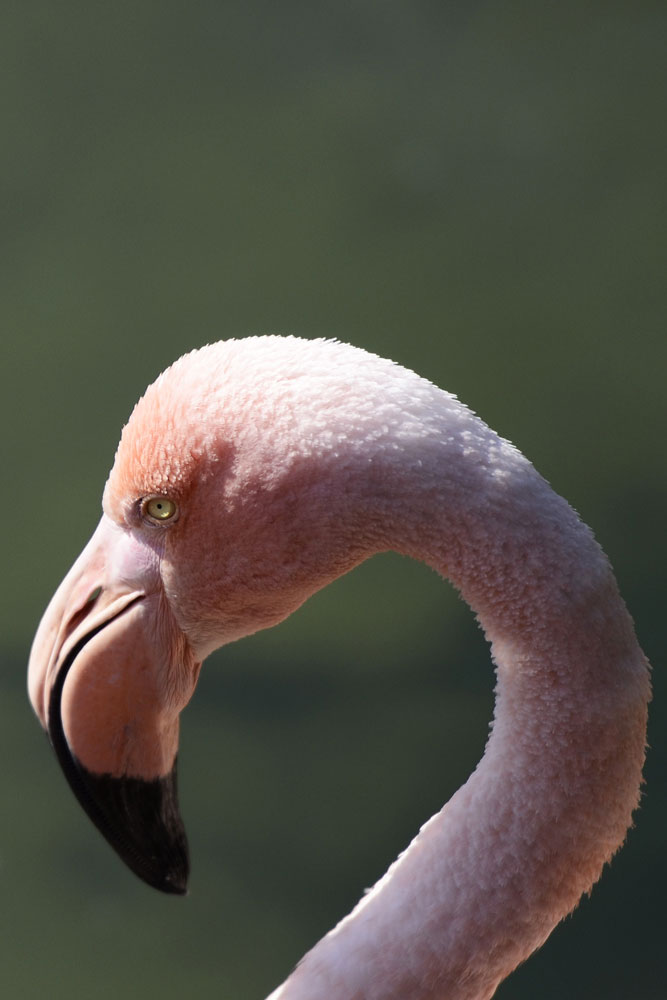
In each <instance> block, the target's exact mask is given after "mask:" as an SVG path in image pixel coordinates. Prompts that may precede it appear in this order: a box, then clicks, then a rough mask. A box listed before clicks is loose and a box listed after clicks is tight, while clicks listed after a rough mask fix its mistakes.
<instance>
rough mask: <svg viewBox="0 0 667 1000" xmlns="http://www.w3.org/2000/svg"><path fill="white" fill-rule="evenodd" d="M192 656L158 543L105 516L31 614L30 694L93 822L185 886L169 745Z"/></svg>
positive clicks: (129, 856) (132, 858)
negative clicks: (168, 593)
mask: <svg viewBox="0 0 667 1000" xmlns="http://www.w3.org/2000/svg"><path fill="white" fill-rule="evenodd" d="M199 667H200V664H199V663H197V662H195V658H194V656H193V654H192V652H191V650H190V648H189V646H188V644H187V642H186V640H185V637H184V636H183V633H182V632H181V631H180V629H178V627H177V625H176V624H175V622H174V621H173V618H172V617H171V614H170V612H169V608H168V604H167V601H166V599H165V597H164V594H163V591H162V586H161V581H160V574H159V549H158V547H157V544H156V545H155V547H153V546H151V544H148V543H147V542H146V541H145V539H143V538H140V537H137V535H136V534H134V533H133V532H132V531H131V530H129V529H125V528H121V527H119V526H118V525H116V524H114V522H112V521H111V520H110V519H109V518H107V517H106V516H104V517H103V518H102V520H101V521H100V524H99V526H98V528H97V530H96V531H95V533H94V534H93V537H92V538H91V540H90V542H89V543H88V545H87V546H86V548H85V549H84V550H83V552H82V553H81V555H80V556H79V558H78V559H77V561H76V562H75V564H74V566H73V567H72V569H71V570H70V572H69V573H68V574H67V576H66V577H65V579H64V580H63V582H62V583H61V585H60V587H59V588H58V590H57V591H56V593H55V595H54V597H53V599H52V600H51V603H50V604H49V606H48V608H47V610H46V612H45V613H44V616H43V618H42V621H41V623H40V625H39V628H38V631H37V634H36V636H35V641H34V643H33V647H32V651H31V654H30V665H29V671H28V688H29V693H30V700H31V702H32V705H33V708H34V709H35V712H36V713H37V715H38V717H39V719H40V721H41V724H42V726H43V728H44V729H45V730H46V732H47V733H48V736H49V739H50V740H51V744H52V746H53V749H54V751H55V754H56V757H57V758H58V761H59V763H60V766H61V767H62V769H63V771H64V773H65V777H66V778H67V781H68V782H69V785H70V787H71V789H72V791H73V792H74V794H75V795H76V797H77V799H78V800H79V802H80V804H81V805H82V806H83V808H84V809H85V811H86V812H87V813H88V816H89V817H90V819H91V820H92V821H93V823H94V824H95V826H96V827H97V828H98V830H99V831H100V832H101V833H102V835H103V836H104V837H105V838H106V839H107V841H108V842H109V843H110V844H111V846H112V847H113V848H114V850H116V851H117V853H118V854H119V855H120V857H121V858H122V859H123V860H124V861H125V863H126V864H127V865H128V867H129V868H130V869H131V870H132V871H133V872H134V873H135V874H136V875H138V876H139V877H140V878H141V879H143V880H144V881H145V882H147V883H148V884H149V885H151V886H154V887H155V888H156V889H160V890H162V891H163V892H168V893H178V894H183V893H185V891H186V885H187V878H188V871H189V864H188V848H187V840H186V836H185V830H184V827H183V822H182V820H181V816H180V813H179V809H178V797H177V787H176V755H177V750H178V719H179V713H180V711H181V709H182V708H183V707H184V705H185V704H186V703H187V701H188V700H189V698H190V696H191V694H192V692H193V690H194V687H195V684H196V681H197V677H198V673H199Z"/></svg>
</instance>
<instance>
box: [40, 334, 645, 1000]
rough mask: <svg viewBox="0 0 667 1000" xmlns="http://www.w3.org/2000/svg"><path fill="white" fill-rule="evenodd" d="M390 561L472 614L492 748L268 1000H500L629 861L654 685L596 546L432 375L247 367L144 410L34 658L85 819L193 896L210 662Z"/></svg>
mask: <svg viewBox="0 0 667 1000" xmlns="http://www.w3.org/2000/svg"><path fill="white" fill-rule="evenodd" d="M387 549H393V550H395V551H398V552H401V553H404V554H407V555H410V556H412V557H414V558H416V559H420V560H422V561H424V562H426V563H428V564H429V565H431V566H432V567H434V568H435V569H436V570H437V571H438V572H440V573H441V574H442V575H443V576H447V577H448V578H449V579H451V580H452V581H453V583H454V584H455V585H456V586H457V587H458V588H459V590H460V591H461V593H462V595H463V596H464V598H465V599H466V600H467V601H468V603H469V604H470V605H471V606H472V607H473V609H474V610H475V611H476V613H477V615H478V617H479V620H480V623H481V624H482V627H483V628H484V630H485V633H486V635H487V637H488V639H489V641H490V642H491V647H492V654H493V658H494V661H495V664H496V668H497V681H498V683H497V694H496V708H495V714H494V722H493V727H492V731H491V735H490V738H489V741H488V744H487V747H486V750H485V753H484V756H483V758H482V760H481V762H480V764H479V765H478V767H477V768H476V770H475V772H474V773H473V775H472V776H471V777H470V779H469V780H468V782H467V783H466V784H465V785H464V786H463V787H462V788H461V789H460V790H459V791H458V792H457V793H456V794H455V795H454V796H453V797H452V799H451V800H450V801H449V802H448V803H447V804H446V805H445V806H444V808H443V809H442V810H441V811H440V812H439V813H438V814H437V815H436V816H434V817H433V818H432V819H430V820H429V821H428V823H426V824H425V826H424V827H423V828H422V830H421V831H420V833H419V834H418V835H417V837H416V838H415V840H414V841H413V842H412V844H411V845H410V846H409V847H408V848H407V850H406V851H405V852H404V853H403V854H402V855H401V856H400V857H399V859H398V860H397V861H396V862H395V863H394V864H393V865H392V866H391V868H390V869H389V871H388V872H387V874H386V875H385V876H384V877H383V878H382V879H381V880H380V882H379V883H378V884H377V885H376V886H375V887H374V888H373V889H372V890H371V891H370V892H369V893H368V894H367V895H366V896H364V898H363V899H362V900H361V902H360V903H359V904H358V906H357V907H356V909H355V910H354V911H353V912H352V913H351V914H350V915H349V916H348V917H346V918H345V919H344V920H342V921H341V923H340V924H339V925H338V926H337V927H336V928H335V929H334V930H333V931H331V932H330V934H328V935H327V936H326V937H324V938H323V939H322V941H320V942H319V943H318V944H317V945H315V947H314V948H313V949H312V951H310V952H309V953H308V954H307V955H306V956H305V958H304V959H303V960H302V961H301V962H300V963H299V965H298V966H297V968H296V970H295V971H294V972H293V974H292V975H291V976H290V978H289V979H288V980H287V981H286V983H285V984H283V986H281V987H280V988H279V989H278V990H276V991H275V992H274V993H273V994H272V1000H325V998H327V1000H329V998H332V997H335V998H337V1000H354V998H360V997H363V998H364V1000H394V998H395V1000H398V998H408V997H409V998H411V1000H431V998H432V1000H436V998H440V1000H487V998H489V997H491V996H492V995H493V993H494V992H495V989H496V987H497V985H498V983H499V982H500V981H501V980H502V979H503V978H504V977H505V976H507V975H508V974H509V973H510V972H511V971H512V969H513V968H515V967H516V965H517V964H518V963H519V962H521V961H522V960H523V959H525V958H526V957H527V956H528V955H529V954H530V953H531V952H532V951H533V950H535V948H537V947H539V946H540V944H542V943H543V942H544V940H545V939H546V937H547V936H548V935H549V933H550V932H551V930H552V929H553V927H554V926H555V925H556V924H557V923H558V921H559V920H561V919H562V917H563V916H565V915H566V914H567V913H569V912H570V911H571V910H572V909H573V907H574V906H575V905H576V903H577V901H578V900H579V898H580V896H581V894H582V893H584V892H587V891H588V890H589V889H590V888H591V886H592V885H593V884H594V882H595V881H596V880H597V878H598V877H599V875H600V872H601V870H602V867H603V865H604V864H605V863H606V862H607V861H609V859H610V858H611V856H612V855H613V853H614V852H615V851H616V850H617V849H618V848H619V846H620V845H621V844H622V843H623V840H624V838H625V833H626V830H627V828H628V826H629V825H630V823H631V821H632V813H633V810H634V809H635V808H636V806H637V803H638V796H639V788H640V783H641V769H642V764H643V759H644V743H645V729H646V706H647V702H648V698H649V682H648V670H647V665H646V661H645V659H644V657H643V655H642V652H641V650H640V649H639V647H638V645H637V642H636V640H635V637H634V632H633V627H632V622H631V620H630V617H629V615H628V613H627V611H626V609H625V606H624V604H623V602H622V600H621V598H620V596H619V594H618V590H617V587H616V583H615V580H614V577H613V574H612V572H611V569H610V567H609V564H608V562H607V560H606V558H605V556H604V554H603V553H602V551H601V550H600V548H599V546H598V545H597V544H596V542H595V541H594V539H593V536H592V534H591V532H590V530H589V529H588V528H587V527H586V526H585V525H584V524H583V523H582V522H581V521H580V519H579V518H578V517H577V515H576V514H575V513H574V511H572V509H571V508H570V507H569V506H568V505H567V503H566V502H565V501H564V500H563V499H562V498H561V497H559V496H557V495H556V494H555V493H554V492H553V491H552V490H551V488H550V487H549V485H548V484H547V483H546V482H545V481H544V479H542V478H541V477H540V476H539V475H538V473H537V472H536V471H535V470H534V468H533V467H532V465H530V463H529V462H528V461H527V460H526V459H525V458H524V457H523V456H522V455H521V454H520V452H518V451H517V450H516V449H515V448H514V447H513V446H512V445H511V444H509V443H508V442H506V441H504V440H502V439H501V438H500V437H498V435H497V434H495V432H493V431H492V430H491V429H490V428H488V427H487V426H486V425H485V424H484V423H483V422H482V421H481V420H480V419H479V418H478V417H476V416H475V415H474V414H473V413H472V412H471V411H470V410H468V409H467V408H466V407H465V406H464V405H463V404H461V403H459V402H458V401H457V400H456V399H455V397H453V396H451V395H450V394H448V393H446V392H443V391H442V390H440V389H438V388H436V387H435V386H434V385H432V384H431V383H429V382H427V381H426V380H424V379H422V378H419V377H418V376H417V375H415V374H414V373H412V372H409V371H406V370H405V369H403V368H401V367H399V366H398V365H395V364H393V363H392V362H390V361H385V360H383V359H380V358H377V357H374V356H372V355H370V354H367V353H366V352H364V351H361V350H358V349H356V348H353V347H349V346H347V345H344V344H339V343H334V342H329V341H303V340H298V339H296V338H283V337H262V338H250V339H248V340H241V341H228V342H225V343H219V344H214V345H211V346H209V347H205V348H203V349H202V350H200V351H195V352H193V353H192V354H189V355H186V356H185V357H184V358H181V359H180V360H179V361H177V362H176V363H175V364H174V365H173V366H172V367H171V368H170V369H168V370H167V371H166V372H165V373H164V374H163V375H161V376H160V378H159V379H158V380H157V381H156V382H155V383H154V384H153V385H152V386H151V387H149V389H148V390H147V392H146V394H145V396H144V397H143V398H142V399H141V400H140V401H139V403H138V404H137V406H136V408H135V410H134V412H133V414H132V416H131V418H130V420H129V422H128V424H127V426H126V427H125V429H124V431H123V435H122V438H121V442H120V445H119V448H118V452H117V455H116V461H115V464H114V467H113V469H112V471H111V474H110V476H109V480H108V482H107V485H106V489H105V493H104V514H103V517H102V520H101V522H100V526H99V527H98V529H97V532H96V533H95V535H94V536H93V539H92V540H91V542H90V543H89V546H88V547H87V548H86V550H84V553H82V556H81V557H80V559H79V560H78V561H77V563H75V565H74V567H73V568H72V570H71V571H70V573H69V574H68V576H67V577H66V579H65V580H64V581H63V584H62V585H61V587H60V589H59V590H58V592H57V594H56V595H55V597H54V599H53V601H52V603H51V605H50V606H49V609H47V612H46V613H45V616H44V618H43V620H42V623H41V625H40V628H39V631H38V633H37V636H36V639H35V643H34V646H33V651H32V655H31V665H30V694H31V699H32V703H33V706H34V707H35V710H36V711H37V713H38V715H39V717H40V719H41V722H42V724H43V725H44V726H45V728H47V729H48V730H49V732H50V734H51V737H52V741H53V743H54V748H55V749H56V753H57V754H58V757H59V759H60V761H61V764H62V765H63V768H64V770H65V773H66V775H67V777H68V780H69V781H70V784H71V785H72V788H73V789H74V791H75V793H76V794H77V796H78V797H79V799H80V801H81V802H82V805H83V806H84V808H85V809H86V810H87V811H88V813H89V815H90V816H91V818H92V819H93V821H94V822H95V823H96V825H97V826H98V827H99V828H100V829H101V830H102V832H103V833H104V835H105V836H106V837H107V839H108V840H109V841H110V842H111V843H112V845H113V846H114V847H115V848H116V849H117V850H118V851H119V853H120V854H121V856H122V857H123V858H124V859H125V860H126V861H127V863H128V864H129V865H130V867H132V868H133V870H134V871H136V872H137V873H138V874H139V875H140V876H141V877H143V878H145V879H146V880H147V881H148V882H150V883H151V884H153V885H156V886H157V887H158V888H162V889H165V890H166V891H174V892H181V891H183V890H184V886H185V879H186V875H187V858H186V848H185V840H184V834H183V831H182V825H180V817H179V816H178V810H177V803H176V799H175V783H174V776H173V767H174V762H175V756H176V749H177V742H178V713H179V712H180V710H181V709H182V707H183V705H184V704H185V703H186V702H187V700H188V699H189V697H190V695H191V693H192V690H193V689H194V686H195V684H196V680H197V677H198V672H199V667H200V665H201V661H202V660H203V659H204V657H205V656H206V655H207V654H208V653H209V652H211V650H212V649H214V648H216V647H218V646H221V645H224V644H225V643H226V642H229V641H231V640H233V639H238V638H240V637H242V636H244V635H248V634H250V633H251V632H254V631H256V630H257V629H260V628H266V627H268V626H271V625H273V624H276V623H277V622H279V621H281V620H282V619H283V618H285V617H286V616H287V615H289V614H290V613H291V612H292V611H294V610H295V609H296V608H297V607H299V605H300V604H301V603H302V602H303V601H304V600H306V599H307V597H308V596H310V595H311V594H312V593H313V592H315V591H316V590H317V589H319V588H320V587H323V586H325V585H326V584H327V583H328V582H330V581H331V580H332V579H334V578H335V577H337V576H339V575H340V574H342V573H345V572H347V571H348V570H350V569H352V568H353V567H354V566H355V565H357V564H358V563H359V562H361V561H362V560H363V559H366V558H367V557H369V556H371V555H373V554H374V553H377V552H380V551H384V550H387ZM119 802H121V803H122V809H121V810H120V811H119V809H118V803H119ZM146 802H150V803H153V805H154V806H155V808H154V810H153V812H150V809H148V808H147V807H146V805H145V803H146ZM119 813H122V815H120V814H119ZM149 813H150V815H149Z"/></svg>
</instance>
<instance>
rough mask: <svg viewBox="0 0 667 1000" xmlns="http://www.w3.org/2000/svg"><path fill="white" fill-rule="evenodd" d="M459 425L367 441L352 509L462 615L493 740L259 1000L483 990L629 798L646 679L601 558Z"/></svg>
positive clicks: (529, 476) (541, 488) (624, 823)
mask: <svg viewBox="0 0 667 1000" xmlns="http://www.w3.org/2000/svg"><path fill="white" fill-rule="evenodd" d="M456 405H458V404H456ZM457 417H458V424H457V426H456V431H455V432H452V430H451V414H450V417H449V420H448V433H447V435H445V436H443V435H442V434H440V435H439V436H438V438H437V439H436V438H435V437H433V438H430V439H429V438H428V437H427V439H426V440H420V441H419V442H415V441H412V442H410V450H409V452H405V451H403V452H402V453H401V454H399V456H398V457H397V456H396V452H395V449H391V448H387V449H382V448H380V449H379V451H378V455H377V458H376V460H375V462H374V465H373V469H372V471H371V474H370V475H369V470H368V467H366V468H365V471H364V476H363V487H361V489H362V492H363V497H361V498H360V504H361V506H363V508H364V510H365V511H366V514H367V519H368V520H367V525H368V526H370V529H371V533H374V534H376V536H377V539H378V540H379V543H380V544H379V545H378V547H387V548H393V549H396V550H397V551H399V552H402V553H405V554H408V555H411V556H413V557H415V558H417V559H420V560H423V561H425V562H427V563H429V564H430V565H431V566H433V567H434V568H435V569H437V570H438V571H439V572H440V573H441V574H442V575H444V576H447V577H449V579H450V580H452V582H453V583H454V584H455V585H456V586H457V587H458V588H459V589H460V591H461V593H462V595H463V597H464V598H465V599H466V601H467V602H468V603H469V604H470V605H471V607H472V608H473V609H474V610H475V612H476V613H477V615H478V617H479V620H480V623H481V625H482V627H483V628H484V631H485V633H486V636H487V638H488V639H489V640H490V642H491V644H492V655H493V658H494V661H495V664H496V667H497V691H496V707H495V713H494V720H493V725H492V730H491V735H490V737H489V740H488V743H487V747H486V750H485V753H484V756H483V758H482V761H481V762H480V764H479V765H478V767H477V769H476V770H475V772H474V773H473V775H472V776H471V777H470V779H469V780H468V782H467V783H466V784H465V785H464V786H463V787H462V788H461V789H460V790H459V791H458V792H457V793H456V794H455V795H454V796H453V797H452V799H451V800H450V801H449V802H448V803H447V804H446V805H445V806H444V808H443V809H442V810H441V811H440V812H439V813H438V814H437V815H436V816H434V817H433V818H432V819H431V820H429V822H428V823H426V824H425V826H424V827H423V828H422V830H421V831H420V833H419V834H418V836H417V837H416V838H415V840H414V841H413V842H412V844H411V845H410V847H409V848H408V849H407V850H406V851H405V852H404V853H403V854H402V855H401V856H400V858H399V859H398V861H396V862H395V863H394V864H393V865H392V866H391V868H390V869H389V871H388V872H387V874H386V875H385V876H384V877H383V878H382V879H381V880H380V882H378V884H377V885H376V886H375V887H374V889H373V890H372V891H371V892H370V893H368V894H367V895H366V896H365V897H364V898H363V899H362V901H361V902H360V903H359V904H358V906H357V907H356V909H355V910H354V911H353V912H352V913H351V914H350V915H349V916H348V917H346V918H345V919H344V920H342V921H341V923H340V924H339V925H338V926H337V927H336V928H335V929H334V930H333V931H332V932H331V933H330V934H328V935H327V936H326V937H325V938H323V939H322V941H320V942H319V944H317V945H316V946H315V947H314V948H313V950H312V951H311V952H309V953H308V954H307V955H306V956H305V958H304V959H303V961H302V962H301V963H300V964H299V966H298V967H297V969H296V970H295V972H294V973H293V974H292V976H291V977H290V979H289V980H288V981H287V982H286V983H285V984H284V985H283V986H282V987H281V988H280V989H278V990H277V991H276V992H275V993H274V994H272V997H271V998H270V1000H302V998H303V1000H306V998H308V1000H320V998H322V1000H323V998H324V997H332V996H336V997H340V998H346V1000H347V998H352V997H357V996H358V997H364V1000H381V998H382V1000H386V998H387V997H394V996H395V997H405V996H409V997H410V998H411V1000H435V998H441V1000H485V998H489V997H491V996H492V995H493V993H494V992H495V989H496V987H497V985H498V983H499V982H500V981H501V980H502V979H503V978H504V977H505V976H506V975H508V974H509V972H510V971H511V970H512V969H513V968H515V966H516V965H518V964H519V963H520V962H521V961H522V960H523V959H525V958H526V957H527V956H528V955H529V954H530V953H531V952H532V951H533V950H535V948H537V947H539V946H540V945H541V944H542V943H543V942H544V940H545V939H546V937H547V936H548V934H549V933H550V931H551V930H552V929H553V927H554V926H555V925H556V923H558V921H559V920H560V919H561V918H562V917H563V916H565V915H566V914H567V913H569V912H570V911H571V910H572V909H573V908H574V906H575V905H576V903H577V901H578V900H579V898H580V896H581V894H582V893H583V892H585V891H587V890H588V889H590V887H591V886H592V885H593V883H594V882H595V881H596V880H597V878H598V877H599V874H600V871H601V869H602V866H603V865H604V864H605V862H607V861H608V860H609V859H610V857H611V855H612V854H613V853H614V851H615V850H616V849H617V848H618V847H619V846H620V845H621V843H622V842H623V839H624V837H625V832H626V830H627V828H628V826H629V825H630V822H631V814H632V811H633V809H634V808H635V807H636V805H637V798H638V789H639V785H640V780H641V767H642V763H643V756H644V732H645V717H646V702H647V694H648V680H647V671H646V664H645V661H644V657H643V655H642V653H641V651H640V650H639V647H638V646H637V643H636V641H635V638H634V634H633V628H632V623H631V620H630V618H629V616H628V614H627V611H626V609H625V606H624V604H623V602H622V600H621V598H620V597H619V595H618V591H617V588H616V584H615V581H614V578H613V575H612V572H611V569H610V567H609V565H608V562H607V560H606V558H605V557H604V555H603V553H602V552H601V550H600V548H599V547H598V545H597V544H596V543H595V541H594V540H593V537H592V534H591V532H590V531H589V529H588V528H586V527H585V525H583V524H582V522H581V521H580V520H579V518H578V517H577V515H576V514H575V513H574V511H572V510H571V508H570V507H569V506H568V505H567V503H566V502H565V501H564V500H563V499H562V498H561V497H559V496H557V495H556V494H555V493H554V492H553V491H552V490H551V489H550V487H549V486H548V484H547V483H546V482H545V481H544V480H543V479H542V478H541V477H540V476H539V475H538V474H537V473H536V472H535V470H534V469H533V467H532V466H531V465H530V463H528V462H527V460H526V459H525V458H523V456H522V455H520V453H519V452H517V451H516V449H514V448H513V447H512V446H511V445H509V444H508V443H507V442H504V441H502V440H501V439H500V438H498V437H497V435H495V434H494V433H493V432H492V431H491V430H489V428H487V427H486V426H485V425H484V424H482V422H481V421H479V420H477V418H475V417H473V415H472V414H470V413H469V411H467V410H465V408H463V407H460V411H457ZM399 452H400V449H399ZM406 454H409V459H410V460H409V461H407V460H406ZM361 482H362V480H361V477H360V483H361Z"/></svg>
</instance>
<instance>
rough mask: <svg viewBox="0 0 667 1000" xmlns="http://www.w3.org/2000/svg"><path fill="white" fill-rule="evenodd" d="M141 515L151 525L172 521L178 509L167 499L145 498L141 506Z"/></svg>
mask: <svg viewBox="0 0 667 1000" xmlns="http://www.w3.org/2000/svg"><path fill="white" fill-rule="evenodd" d="M141 512H142V514H143V515H144V516H145V517H147V518H148V520H149V521H153V523H158V524H162V522H163V521H171V520H174V518H175V517H176V515H177V514H178V507H177V506H176V504H175V503H174V501H173V500H170V499H169V497H146V499H145V500H144V501H143V503H142V505H141Z"/></svg>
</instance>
